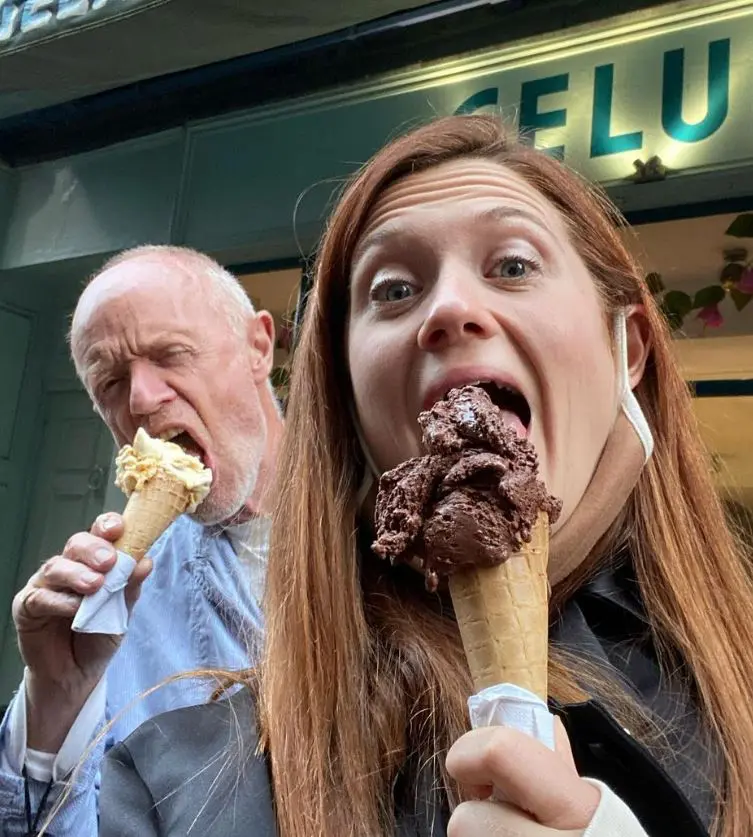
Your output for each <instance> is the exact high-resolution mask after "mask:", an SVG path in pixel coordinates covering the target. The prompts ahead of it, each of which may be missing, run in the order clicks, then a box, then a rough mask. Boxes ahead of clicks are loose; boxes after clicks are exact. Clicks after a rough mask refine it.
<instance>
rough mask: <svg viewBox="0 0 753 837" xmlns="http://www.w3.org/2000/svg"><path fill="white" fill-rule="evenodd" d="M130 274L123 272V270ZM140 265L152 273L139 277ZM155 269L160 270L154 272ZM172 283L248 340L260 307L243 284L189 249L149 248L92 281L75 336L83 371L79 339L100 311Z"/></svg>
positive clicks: (120, 259) (124, 256)
mask: <svg viewBox="0 0 753 837" xmlns="http://www.w3.org/2000/svg"><path fill="white" fill-rule="evenodd" d="M126 265H127V266H129V267H131V268H133V269H132V270H130V271H128V272H124V271H122V270H118V269H117V268H121V267H123V266H126ZM139 265H143V266H144V267H147V266H151V268H152V269H151V270H144V271H138V270H137V268H138V266H139ZM155 267H158V268H159V269H158V270H157V271H155V270H154V268H155ZM158 281H159V282H170V283H171V284H174V285H175V292H176V293H198V294H200V295H202V297H203V298H204V299H205V301H206V303H207V305H208V306H209V307H210V308H211V310H212V311H214V313H215V314H216V315H217V316H219V317H226V318H227V323H228V325H229V326H230V327H231V328H232V330H233V331H234V332H236V334H237V335H238V336H239V337H240V338H243V337H245V332H246V328H247V325H248V319H249V317H250V316H252V315H253V314H254V306H253V304H252V303H251V300H250V299H249V297H248V294H247V293H246V291H245V290H244V289H243V286H242V285H241V283H240V282H239V281H238V280H237V279H236V278H235V276H233V274H232V273H230V272H229V271H227V270H225V268H224V267H222V265H220V264H218V263H217V262H216V261H214V259H211V258H210V257H209V256H207V255H205V254H204V253H199V252H198V251H197V250H191V249H190V248H188V247H175V246H172V245H160V244H148V245H144V246H142V247H134V248H132V249H131V250H125V251H123V252H122V253H118V254H117V255H116V256H113V257H112V258H111V259H108V261H106V262H105V264H104V265H102V267H101V268H100V270H98V271H97V272H96V273H95V274H93V275H92V276H91V278H90V279H89V281H88V282H87V285H86V287H85V288H84V291H83V293H82V294H81V296H80V297H79V300H78V303H77V305H76V310H75V311H74V314H73V321H72V324H71V330H70V342H71V351H72V354H73V360H74V363H75V364H76V368H77V370H78V371H79V372H80V369H79V359H78V357H77V354H78V353H77V351H76V333H77V331H78V329H79V328H80V327H82V326H83V325H85V323H86V322H87V320H88V319H89V317H90V316H91V314H92V313H93V311H94V310H96V308H97V307H99V306H100V305H102V304H103V303H105V302H107V300H108V299H112V298H113V297H115V296H118V295H119V294H122V293H127V292H128V291H129V290H133V289H134V288H135V287H137V286H139V287H143V286H144V285H148V283H149V282H158Z"/></svg>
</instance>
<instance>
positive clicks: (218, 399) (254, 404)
mask: <svg viewBox="0 0 753 837" xmlns="http://www.w3.org/2000/svg"><path fill="white" fill-rule="evenodd" d="M269 332H270V328H269V324H268V323H267V321H266V320H263V319H262V318H258V317H254V316H253V315H252V316H251V317H250V318H249V322H248V326H247V328H246V329H245V333H243V334H239V332H238V329H237V328H234V327H233V325H232V323H231V322H230V320H229V317H228V316H227V313H226V312H225V310H224V309H223V308H222V307H221V306H219V305H218V304H217V301H216V297H213V296H212V291H211V290H210V288H209V286H208V283H207V281H206V280H203V281H202V280H199V279H197V278H195V277H193V276H191V275H190V274H189V273H187V272H186V271H185V269H184V268H182V267H181V266H180V265H177V264H176V263H174V262H170V261H167V260H164V259H160V258H159V257H158V256H144V257H140V258H136V259H134V260H133V261H129V262H126V263H124V264H121V265H117V266H115V267H113V268H111V269H110V270H108V271H107V272H106V273H104V274H102V275H101V276H99V277H98V278H97V279H96V280H95V281H94V282H93V283H92V284H91V285H90V286H89V287H88V288H87V289H86V290H85V291H84V293H83V295H82V297H81V299H80V300H79V304H78V306H77V309H76V313H75V315H74V320H73V329H72V351H73V355H74V358H75V359H76V362H77V366H78V368H79V371H80V373H81V374H82V377H83V380H84V383H85V385H86V387H87V389H88V391H89V393H90V395H91V397H92V400H93V401H94V403H95V405H96V406H97V408H98V409H99V411H100V413H101V414H102V417H103V418H104V420H105V422H106V423H107V426H108V427H109V428H110V430H111V432H112V434H113V436H114V437H115V440H116V442H117V443H118V444H120V445H123V444H126V443H129V442H131V441H132V440H133V437H134V435H135V433H136V430H137V429H138V428H139V427H143V428H144V429H145V430H146V431H147V432H148V433H149V434H150V435H151V436H155V437H159V436H161V437H165V436H169V437H172V436H173V434H175V433H176V432H177V433H178V435H177V436H174V438H173V441H175V442H177V443H178V444H180V445H181V447H183V448H184V449H185V450H187V451H188V452H189V453H193V454H196V455H198V456H199V457H200V458H201V459H202V461H203V463H204V464H205V465H206V466H207V467H208V468H211V470H212V473H213V482H212V489H211V491H210V493H209V496H208V497H207V499H206V500H205V501H204V502H203V503H202V505H201V506H200V507H199V509H198V511H197V513H196V515H195V517H196V518H197V519H199V520H201V521H202V522H204V523H218V522H221V521H224V520H227V519H228V518H230V517H231V516H233V515H234V514H235V513H237V512H238V511H239V510H240V509H241V507H242V506H243V504H244V502H245V501H246V500H247V499H248V498H249V496H250V495H251V493H252V492H253V488H254V485H255V482H256V477H257V475H258V471H259V465H260V463H261V460H262V457H263V451H264V446H265V443H266V423H265V420H264V416H263V413H262V407H261V403H260V400H259V392H260V389H259V388H260V387H262V386H264V385H265V383H266V379H267V376H268V374H269V370H270V366H271V356H272V340H271V333H269Z"/></svg>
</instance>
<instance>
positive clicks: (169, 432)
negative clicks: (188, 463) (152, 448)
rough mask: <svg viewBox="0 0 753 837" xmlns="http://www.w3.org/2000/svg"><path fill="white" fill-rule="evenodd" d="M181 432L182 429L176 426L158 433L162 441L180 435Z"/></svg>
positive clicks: (167, 440)
mask: <svg viewBox="0 0 753 837" xmlns="http://www.w3.org/2000/svg"><path fill="white" fill-rule="evenodd" d="M181 433H182V431H181V430H179V429H178V428H173V429H172V430H163V431H162V433H160V434H159V437H160V439H162V441H163V442H169V441H170V440H171V439H174V438H175V437H176V436H180V434H181Z"/></svg>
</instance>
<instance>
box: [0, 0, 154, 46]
mask: <svg viewBox="0 0 753 837" xmlns="http://www.w3.org/2000/svg"><path fill="white" fill-rule="evenodd" d="M140 5H145V0H0V53H3V52H10V51H12V50H15V49H17V48H19V47H21V46H25V45H27V44H29V43H30V42H32V41H36V40H41V39H49V38H53V37H56V36H59V35H60V34H62V33H64V32H66V31H69V30H71V29H72V28H74V27H79V26H82V25H87V24H92V23H95V22H96V23H101V20H102V18H103V17H113V16H115V15H121V14H123V13H125V12H126V11H128V12H131V11H133V8H134V7H135V6H140ZM149 5H154V3H149Z"/></svg>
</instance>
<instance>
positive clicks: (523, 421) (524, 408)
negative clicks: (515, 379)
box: [473, 381, 531, 436]
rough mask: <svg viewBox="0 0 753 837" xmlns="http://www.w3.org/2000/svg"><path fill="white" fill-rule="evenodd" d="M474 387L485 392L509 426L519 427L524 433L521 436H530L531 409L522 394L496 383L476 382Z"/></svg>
mask: <svg viewBox="0 0 753 837" xmlns="http://www.w3.org/2000/svg"><path fill="white" fill-rule="evenodd" d="M473 386H477V387H480V388H481V389H483V390H484V392H485V393H486V394H487V395H488V396H489V398H491V401H492V404H494V406H495V407H498V408H499V411H500V412H501V413H502V417H503V418H504V420H505V421H506V422H507V423H508V424H511V425H513V426H517V429H518V431H519V432H520V431H522V433H521V435H524V436H525V435H528V431H529V429H530V427H531V408H530V406H529V405H528V401H526V398H525V396H524V395H523V394H522V393H521V392H518V390H516V389H514V388H513V387H510V386H506V385H503V384H497V383H495V382H494V381H476V383H475V384H474V385H473Z"/></svg>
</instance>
